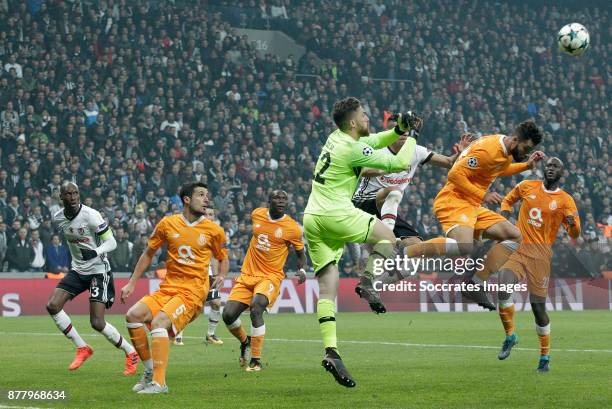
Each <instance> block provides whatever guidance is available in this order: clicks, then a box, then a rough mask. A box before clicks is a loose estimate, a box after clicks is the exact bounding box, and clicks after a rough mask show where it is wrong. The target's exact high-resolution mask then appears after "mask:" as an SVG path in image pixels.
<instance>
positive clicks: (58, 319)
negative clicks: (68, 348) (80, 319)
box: [51, 310, 87, 348]
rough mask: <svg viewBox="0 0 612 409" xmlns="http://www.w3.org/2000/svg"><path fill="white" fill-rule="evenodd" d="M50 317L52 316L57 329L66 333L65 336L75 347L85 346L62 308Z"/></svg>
mask: <svg viewBox="0 0 612 409" xmlns="http://www.w3.org/2000/svg"><path fill="white" fill-rule="evenodd" d="M51 318H53V321H54V322H55V325H56V326H57V328H59V330H60V331H62V333H63V334H64V335H66V337H67V338H69V339H70V340H71V341H72V342H73V343H74V345H75V346H76V347H77V348H82V347H84V346H87V344H86V343H85V341H83V338H81V336H80V335H79V333H78V332H77V330H76V329H75V328H74V327H73V326H72V321H70V317H69V316H68V314H66V313H65V312H64V310H61V311H60V312H58V313H57V314H55V315H52V316H51Z"/></svg>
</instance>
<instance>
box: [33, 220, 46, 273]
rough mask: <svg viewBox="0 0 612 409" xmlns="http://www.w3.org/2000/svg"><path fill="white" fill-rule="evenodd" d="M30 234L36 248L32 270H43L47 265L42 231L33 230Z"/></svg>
mask: <svg viewBox="0 0 612 409" xmlns="http://www.w3.org/2000/svg"><path fill="white" fill-rule="evenodd" d="M30 234H31V236H30V243H31V245H32V249H33V250H34V259H33V260H32V263H31V267H32V268H31V271H43V267H44V266H45V248H44V246H43V244H42V241H40V232H39V231H38V230H32V231H31V233H30Z"/></svg>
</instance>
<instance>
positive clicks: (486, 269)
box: [476, 240, 518, 280]
mask: <svg viewBox="0 0 612 409" xmlns="http://www.w3.org/2000/svg"><path fill="white" fill-rule="evenodd" d="M517 249H518V243H517V242H515V241H511V240H504V241H502V242H501V243H497V244H495V245H494V246H493V247H491V249H490V250H489V252H488V253H487V256H486V257H485V261H484V265H483V267H482V269H480V270H478V271H477V272H476V276H477V277H478V278H480V279H481V280H487V279H488V278H489V276H490V275H491V273H495V272H496V271H499V270H500V269H501V268H502V266H503V265H504V264H505V263H506V261H507V260H508V257H510V255H511V254H512V253H514V252H515V251H516V250H517Z"/></svg>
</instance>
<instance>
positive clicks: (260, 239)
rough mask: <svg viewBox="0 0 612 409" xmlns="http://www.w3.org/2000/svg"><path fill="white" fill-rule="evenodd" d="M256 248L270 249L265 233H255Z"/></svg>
mask: <svg viewBox="0 0 612 409" xmlns="http://www.w3.org/2000/svg"><path fill="white" fill-rule="evenodd" d="M255 247H256V248H258V249H259V250H262V251H270V238H269V237H268V235H267V234H265V233H260V234H258V235H257V244H256V245H255Z"/></svg>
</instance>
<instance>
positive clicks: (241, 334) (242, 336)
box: [227, 318, 247, 343]
mask: <svg viewBox="0 0 612 409" xmlns="http://www.w3.org/2000/svg"><path fill="white" fill-rule="evenodd" d="M227 329H228V331H229V332H231V333H232V335H234V336H235V337H236V338H237V339H238V341H240V343H244V342H245V341H246V339H247V334H246V331H245V330H244V328H242V321H240V318H238V319H237V320H236V321H234V322H232V323H231V324H229V325H228V326H227Z"/></svg>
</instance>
